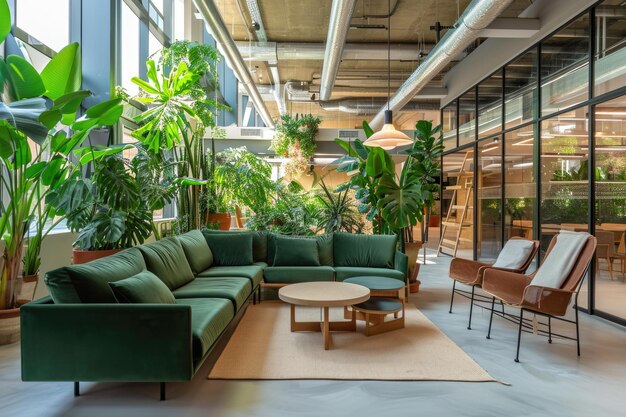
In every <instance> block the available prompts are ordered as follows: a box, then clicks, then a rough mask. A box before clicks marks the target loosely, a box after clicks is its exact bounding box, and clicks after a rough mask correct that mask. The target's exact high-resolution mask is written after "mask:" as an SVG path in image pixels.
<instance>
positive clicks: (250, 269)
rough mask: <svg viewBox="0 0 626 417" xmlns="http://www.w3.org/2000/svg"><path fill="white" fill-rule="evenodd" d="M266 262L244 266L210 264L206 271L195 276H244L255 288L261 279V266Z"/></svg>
mask: <svg viewBox="0 0 626 417" xmlns="http://www.w3.org/2000/svg"><path fill="white" fill-rule="evenodd" d="M264 265H266V264H253V265H245V266H212V267H211V268H209V269H207V270H206V271H202V272H200V273H199V274H198V276H197V278H215V277H218V278H223V277H244V278H248V279H249V280H250V282H251V283H252V287H253V288H256V287H257V286H258V285H259V283H260V282H261V280H262V279H263V268H264Z"/></svg>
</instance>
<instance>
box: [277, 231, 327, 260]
mask: <svg viewBox="0 0 626 417" xmlns="http://www.w3.org/2000/svg"><path fill="white" fill-rule="evenodd" d="M272 265H274V266H320V258H319V254H318V250H317V242H316V241H315V240H314V239H293V238H288V237H284V236H275V237H274V262H273V263H272Z"/></svg>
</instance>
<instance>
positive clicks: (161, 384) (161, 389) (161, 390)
mask: <svg viewBox="0 0 626 417" xmlns="http://www.w3.org/2000/svg"><path fill="white" fill-rule="evenodd" d="M159 388H160V400H161V401H165V382H161V383H160V387H159Z"/></svg>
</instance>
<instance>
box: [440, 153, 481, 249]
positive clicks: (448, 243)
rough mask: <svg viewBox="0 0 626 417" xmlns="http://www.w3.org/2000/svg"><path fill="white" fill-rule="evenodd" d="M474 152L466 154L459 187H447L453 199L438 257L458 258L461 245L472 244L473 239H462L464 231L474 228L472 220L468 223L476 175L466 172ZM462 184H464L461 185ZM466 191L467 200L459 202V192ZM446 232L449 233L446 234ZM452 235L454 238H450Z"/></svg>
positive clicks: (458, 183) (442, 224)
mask: <svg viewBox="0 0 626 417" xmlns="http://www.w3.org/2000/svg"><path fill="white" fill-rule="evenodd" d="M471 152H472V151H468V152H466V153H465V157H464V158H463V164H462V165H461V169H460V171H459V172H458V173H456V175H457V176H458V179H457V185H451V186H448V187H446V190H452V199H451V202H450V207H449V208H448V214H447V215H446V218H445V220H444V221H442V222H441V240H440V241H439V247H438V248H437V256H439V254H440V253H443V254H446V255H451V256H456V252H457V250H458V248H459V243H471V241H472V240H471V239H467V238H464V237H461V234H462V232H463V229H465V228H468V227H472V221H471V219H470V220H469V221H468V220H467V219H468V212H469V211H471V210H473V206H472V202H473V199H472V195H473V191H474V173H473V172H470V171H466V165H467V161H468V159H469V154H470V153H471ZM461 182H463V184H462V185H461ZM460 190H465V191H466V192H465V198H462V197H461V200H462V201H461V202H460V201H458V200H459V191H460ZM446 232H449V233H448V234H446ZM450 234H452V236H448V235H450Z"/></svg>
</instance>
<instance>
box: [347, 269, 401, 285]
mask: <svg viewBox="0 0 626 417" xmlns="http://www.w3.org/2000/svg"><path fill="white" fill-rule="evenodd" d="M358 276H370V277H371V276H378V277H386V278H395V279H398V280H400V281H403V282H404V280H405V275H404V273H403V272H401V271H398V270H396V269H390V268H363V267H357V266H336V267H335V280H336V281H343V280H345V279H346V278H350V277H358Z"/></svg>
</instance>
